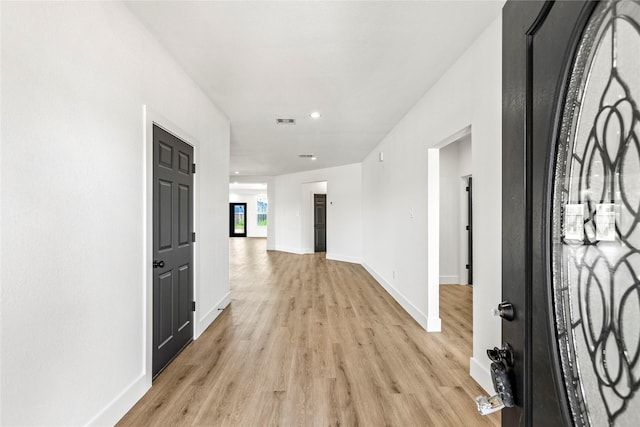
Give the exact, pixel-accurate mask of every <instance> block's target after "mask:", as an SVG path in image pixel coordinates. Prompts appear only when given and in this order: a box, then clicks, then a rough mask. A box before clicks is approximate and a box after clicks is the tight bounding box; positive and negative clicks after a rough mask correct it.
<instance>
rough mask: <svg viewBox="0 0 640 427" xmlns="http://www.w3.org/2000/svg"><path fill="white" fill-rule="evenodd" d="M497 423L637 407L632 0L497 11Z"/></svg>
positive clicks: (636, 21)
mask: <svg viewBox="0 0 640 427" xmlns="http://www.w3.org/2000/svg"><path fill="white" fill-rule="evenodd" d="M503 25H504V29H503V213H502V217H503V236H502V239H503V240H502V242H503V243H502V246H503V249H502V254H503V255H502V256H503V259H502V268H503V275H502V279H503V283H502V293H503V299H505V300H508V301H509V302H511V303H512V304H513V309H514V310H513V312H514V316H513V318H512V319H511V316H504V320H503V322H502V333H503V340H504V341H505V342H506V343H509V344H510V345H511V347H512V349H513V359H514V360H513V363H510V365H511V366H510V374H511V380H512V381H513V383H514V387H515V403H516V406H515V407H512V408H507V409H505V410H504V412H503V414H502V423H503V425H505V426H516V425H524V426H538V425H540V426H555V425H576V426H583V425H584V426H605V425H611V426H632V425H633V426H636V425H638V419H640V393H638V391H639V390H640V111H639V108H638V105H639V104H638V103H639V102H640V79H639V78H638V76H640V61H639V60H638V58H639V57H640V56H639V54H638V52H639V51H640V3H638V2H637V1H628V0H621V1H602V2H582V1H573V2H546V3H541V2H520V1H513V2H508V3H507V4H506V6H505V8H504V12H503Z"/></svg>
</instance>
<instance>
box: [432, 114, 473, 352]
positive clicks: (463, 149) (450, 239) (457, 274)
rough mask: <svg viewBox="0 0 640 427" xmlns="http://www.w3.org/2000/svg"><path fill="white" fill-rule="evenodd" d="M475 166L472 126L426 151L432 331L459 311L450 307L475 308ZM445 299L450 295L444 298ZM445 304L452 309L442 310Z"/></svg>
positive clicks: (471, 335) (471, 329)
mask: <svg viewBox="0 0 640 427" xmlns="http://www.w3.org/2000/svg"><path fill="white" fill-rule="evenodd" d="M471 165H472V161H471V126H468V127H466V128H464V129H462V130H461V131H459V132H457V133H456V134H454V135H452V136H450V137H449V138H446V139H445V140H443V141H441V142H440V143H439V144H437V145H436V146H435V147H433V148H430V149H428V151H427V178H428V181H427V193H428V194H427V229H428V235H429V241H428V253H429V256H428V260H427V263H428V271H429V273H428V277H427V282H428V284H427V293H428V298H429V300H428V301H429V302H428V309H429V312H428V323H427V330H428V331H439V330H440V329H441V322H443V321H444V322H445V323H446V322H447V321H448V320H447V319H453V318H454V317H455V315H454V313H450V312H449V311H450V310H451V309H452V308H451V307H454V308H455V307H456V306H457V304H462V303H464V304H468V305H469V306H470V307H469V309H470V311H473V298H472V289H471V288H470V287H468V286H467V285H468V284H469V276H468V272H467V268H466V267H467V264H470V262H469V258H468V257H469V254H470V253H471V250H470V248H472V247H473V244H469V241H468V237H469V231H471V230H472V224H471V222H470V217H469V205H468V203H469V199H468V193H467V191H466V188H467V186H468V178H469V177H471V173H472V171H471ZM467 226H469V227H468V229H467ZM470 267H471V265H470ZM451 286H454V287H461V288H462V287H465V288H466V290H463V289H460V291H461V292H452V291H453V288H447V287H451ZM441 287H442V290H443V292H442V293H441ZM459 294H460V295H459ZM462 294H464V297H463V298H462V297H461V295H462ZM455 295H459V297H460V298H462V299H461V300H460V301H456V302H455V303H451V301H448V300H446V299H447V298H452V297H455V298H458V297H456V296H455ZM441 298H444V299H445V300H444V301H441ZM441 306H442V307H443V309H445V310H447V312H443V313H441V312H440V307H441ZM441 319H442V320H441ZM468 323H469V331H468V332H469V342H468V343H465V345H466V344H468V348H469V357H472V349H471V342H472V340H473V328H472V321H471V319H469V322H468Z"/></svg>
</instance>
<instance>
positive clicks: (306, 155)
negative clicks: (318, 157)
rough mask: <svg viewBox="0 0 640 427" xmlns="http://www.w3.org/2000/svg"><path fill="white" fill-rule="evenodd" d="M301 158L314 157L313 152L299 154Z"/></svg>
mask: <svg viewBox="0 0 640 427" xmlns="http://www.w3.org/2000/svg"><path fill="white" fill-rule="evenodd" d="M298 157H300V158H301V159H313V157H314V156H313V154H298Z"/></svg>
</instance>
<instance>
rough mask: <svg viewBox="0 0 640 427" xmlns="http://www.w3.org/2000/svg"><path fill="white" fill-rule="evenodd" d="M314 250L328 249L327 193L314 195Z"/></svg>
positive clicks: (322, 250) (323, 250)
mask: <svg viewBox="0 0 640 427" xmlns="http://www.w3.org/2000/svg"><path fill="white" fill-rule="evenodd" d="M313 207H314V209H313V212H314V214H313V224H314V225H313V230H314V251H315V252H325V251H326V250H327V195H326V194H314V195H313Z"/></svg>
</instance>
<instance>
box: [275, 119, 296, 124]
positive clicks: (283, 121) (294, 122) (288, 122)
mask: <svg viewBox="0 0 640 427" xmlns="http://www.w3.org/2000/svg"><path fill="white" fill-rule="evenodd" d="M276 123H277V124H279V125H295V124H296V119H276Z"/></svg>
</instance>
